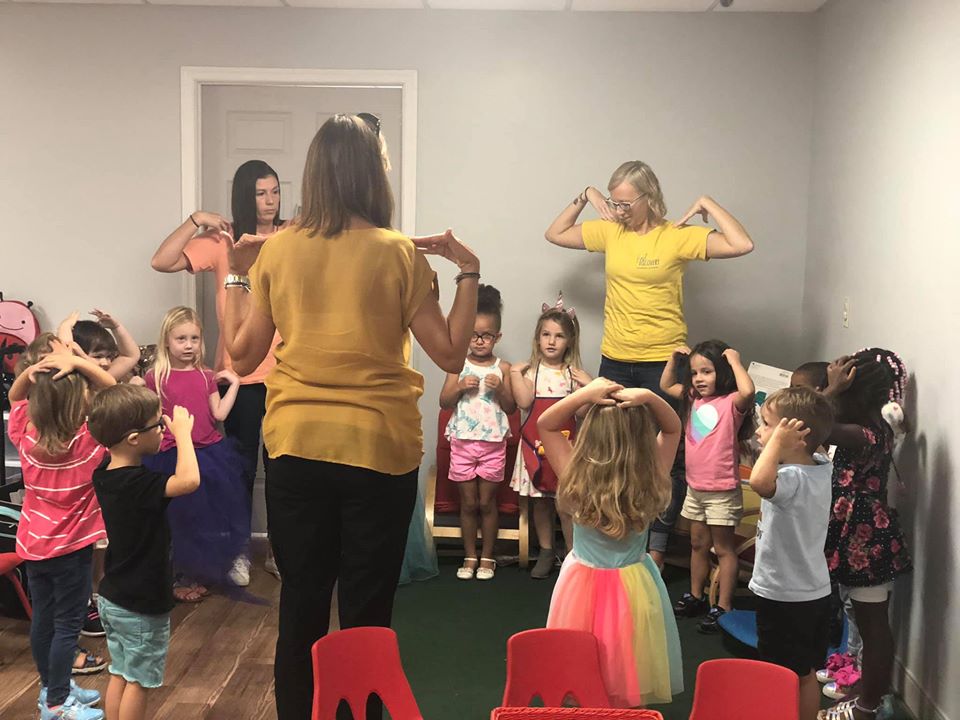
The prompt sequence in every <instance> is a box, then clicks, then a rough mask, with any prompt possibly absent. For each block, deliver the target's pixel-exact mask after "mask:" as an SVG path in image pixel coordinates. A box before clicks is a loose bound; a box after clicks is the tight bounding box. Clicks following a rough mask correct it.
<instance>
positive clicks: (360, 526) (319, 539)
mask: <svg viewBox="0 0 960 720" xmlns="http://www.w3.org/2000/svg"><path fill="white" fill-rule="evenodd" d="M417 475H418V472H417V470H412V471H411V472H409V473H406V474H405V475H385V474H383V473H378V472H374V471H372V470H366V469H363V468H357V467H350V466H348V465H336V464H334V463H328V462H320V461H317V460H305V459H303V458H297V457H291V456H288V455H283V456H281V457H279V458H274V459H273V460H271V461H270V475H269V476H268V477H267V523H268V525H269V526H270V543H271V544H272V545H273V552H274V555H275V556H276V559H277V567H278V568H279V569H280V575H281V577H282V578H283V584H282V587H281V590H280V627H279V634H278V637H277V655H276V661H275V663H274V678H275V682H276V698H277V717H278V719H279V720H309V718H310V713H311V707H312V701H313V672H312V669H311V658H310V648H311V646H312V645H313V643H314V642H316V641H317V640H318V639H320V638H321V637H323V636H324V635H326V634H327V631H328V630H329V621H330V603H331V600H332V596H333V586H334V583H335V582H338V581H339V584H338V591H337V601H338V607H339V612H340V627H341V628H344V629H346V628H351V627H360V626H371V625H373V626H383V627H389V626H390V621H391V619H392V615H393V596H394V593H395V592H396V589H397V581H398V580H399V579H400V567H401V565H402V564H403V553H404V551H405V549H406V545H407V531H408V528H409V526H410V517H411V515H412V514H413V506H414V503H415V502H416V497H417ZM338 717H339V716H338ZM347 717H349V715H347ZM368 717H372V718H376V717H379V703H378V702H374V703H371V704H369V705H368ZM357 720H362V719H361V718H357Z"/></svg>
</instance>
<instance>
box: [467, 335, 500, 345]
mask: <svg viewBox="0 0 960 720" xmlns="http://www.w3.org/2000/svg"><path fill="white" fill-rule="evenodd" d="M496 339H497V336H496V335H494V334H493V333H474V334H473V337H472V338H471V340H473V341H474V342H482V343H488V342H493V341H494V340H496Z"/></svg>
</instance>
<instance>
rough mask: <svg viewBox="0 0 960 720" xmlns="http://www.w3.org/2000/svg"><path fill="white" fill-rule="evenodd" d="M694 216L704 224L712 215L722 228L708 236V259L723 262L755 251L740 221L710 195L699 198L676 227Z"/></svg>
mask: <svg viewBox="0 0 960 720" xmlns="http://www.w3.org/2000/svg"><path fill="white" fill-rule="evenodd" d="M694 215H700V216H701V217H702V218H703V221H704V222H707V221H708V219H709V217H710V216H711V215H712V216H713V219H714V220H715V221H716V223H717V226H718V227H719V228H720V230H719V232H718V231H716V230H714V231H713V232H712V233H710V234H709V235H707V257H708V258H710V259H716V260H723V259H725V258H735V257H740V256H742V255H746V254H747V253H749V252H752V251H753V240H752V239H751V238H750V235H749V234H748V233H747V231H746V229H744V227H743V225H741V224H740V221H739V220H737V219H736V218H735V217H734V216H733V215H731V214H730V213H729V212H727V210H726V209H725V208H723V207H722V206H721V205H720V203H718V202H717V201H716V200H714V199H713V198H712V197H710V196H709V195H703V196H702V197H700V198H697V201H696V202H694V203H693V205H691V206H690V209H689V210H687V212H686V213H685V214H684V216H683V217H682V218H681V219H680V220H678V221H677V222H676V223H675V225H676V226H677V227H679V226H681V225H685V224H686V222H687V220H689V219H690V218H692V217H693V216H694Z"/></svg>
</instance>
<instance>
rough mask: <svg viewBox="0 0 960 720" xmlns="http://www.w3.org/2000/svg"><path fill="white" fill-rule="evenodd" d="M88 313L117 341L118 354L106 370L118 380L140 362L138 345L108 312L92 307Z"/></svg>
mask: <svg viewBox="0 0 960 720" xmlns="http://www.w3.org/2000/svg"><path fill="white" fill-rule="evenodd" d="M90 314H91V315H93V316H95V317H96V318H97V322H99V323H100V324H101V325H103V327H105V328H107V330H110V331H111V332H112V333H113V337H114V338H115V339H116V341H117V352H118V354H117V357H116V358H114V360H113V362H111V363H110V369H109V370H107V372H109V373H110V374H111V375H112V376H113V377H114V379H115V380H120V379H121V378H123V377H125V376H126V375H127V373H129V372H130V371H132V370H133V369H134V368H135V367H136V366H137V363H138V362H140V346H139V345H137V343H136V341H135V340H134V339H133V336H132V335H131V334H130V333H129V332H128V331H127V328H125V327H124V326H123V324H122V323H121V322H120V321H119V320H117V319H116V318H114V317H112V316H111V315H110V314H109V313H105V312H103V311H102V310H98V309H97V308H94V309H93V310H92V311H91V312H90Z"/></svg>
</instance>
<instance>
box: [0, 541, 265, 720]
mask: <svg viewBox="0 0 960 720" xmlns="http://www.w3.org/2000/svg"><path fill="white" fill-rule="evenodd" d="M264 551H265V545H264V544H263V543H262V542H261V543H258V545H257V547H255V548H254V564H253V568H252V569H251V573H250V574H251V580H250V587H249V588H248V590H249V592H250V593H251V595H254V596H257V597H259V598H262V599H263V600H265V601H266V602H265V603H264V604H252V603H244V602H237V601H235V600H228V599H226V598H224V597H217V596H212V597H209V598H207V599H206V600H204V601H203V602H202V603H199V604H196V605H177V607H176V608H175V609H174V611H173V616H172V634H171V637H170V652H169V653H168V656H167V670H166V674H165V676H164V686H163V687H161V688H158V689H157V690H153V691H151V692H150V702H149V706H148V709H147V717H148V718H155V720H168V719H169V720H188V719H189V720H193V719H194V718H208V719H209V720H214V719H223V720H227V718H229V719H230V720H266V719H271V720H272V719H273V718H276V711H275V710H274V702H273V652H274V644H275V643H276V638H277V613H276V605H277V603H278V601H279V598H280V583H279V582H278V581H277V580H276V579H275V578H274V577H273V576H271V575H269V574H268V573H267V572H266V571H265V570H264V569H263V555H264ZM29 632H30V624H29V623H28V622H27V621H25V620H23V621H21V620H11V619H9V618H2V617H0V718H3V720H28V719H29V720H35V718H36V717H37V693H38V691H39V684H38V678H37V671H36V667H35V666H34V663H33V658H32V656H31V654H30V635H29ZM81 644H82V645H83V646H84V647H86V648H89V649H90V650H92V651H94V652H97V653H98V654H102V655H106V642H105V640H104V639H103V638H86V637H83V638H81ZM74 679H75V680H77V681H78V682H79V683H80V684H81V685H83V686H84V687H91V688H95V689H97V690H100V692H101V693H103V692H105V690H106V687H107V681H108V679H109V675H108V674H107V673H106V671H104V672H102V673H100V674H99V675H87V676H79V675H76V676H74Z"/></svg>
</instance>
